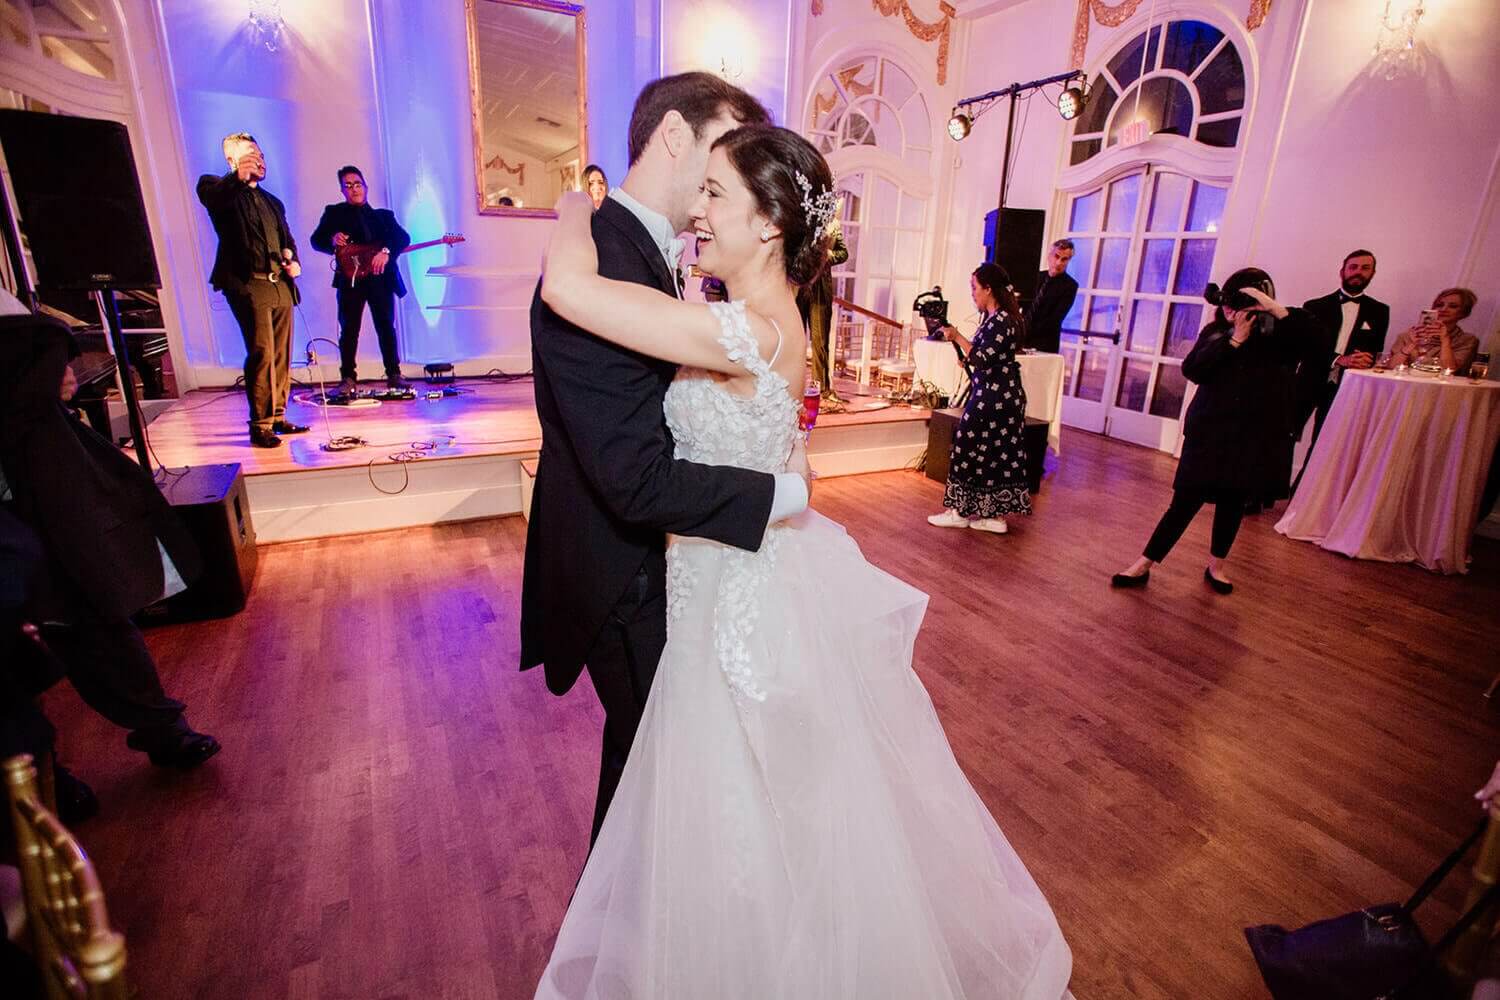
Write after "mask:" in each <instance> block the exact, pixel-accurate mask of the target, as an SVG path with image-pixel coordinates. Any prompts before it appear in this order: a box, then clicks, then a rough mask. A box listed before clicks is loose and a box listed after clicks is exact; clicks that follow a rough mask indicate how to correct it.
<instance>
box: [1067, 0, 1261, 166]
mask: <svg viewBox="0 0 1500 1000" xmlns="http://www.w3.org/2000/svg"><path fill="white" fill-rule="evenodd" d="M1244 115H1245V67H1244V64H1243V63H1242V62H1241V61H1240V54H1239V52H1238V51H1237V50H1236V49H1235V47H1234V45H1233V44H1232V43H1231V42H1230V40H1229V38H1228V37H1226V36H1225V34H1224V32H1222V31H1220V30H1219V29H1218V28H1215V27H1214V26H1213V25H1211V24H1205V23H1204V22H1202V21H1171V22H1169V23H1167V24H1164V25H1162V24H1159V25H1155V26H1153V27H1152V28H1150V29H1149V30H1148V31H1143V32H1141V33H1140V34H1139V35H1136V36H1135V37H1134V38H1132V39H1131V40H1130V41H1129V42H1127V43H1126V44H1125V45H1123V46H1121V47H1120V49H1119V51H1117V52H1116V53H1115V54H1114V55H1113V56H1112V57H1111V58H1110V59H1109V60H1108V62H1106V63H1105V65H1104V67H1103V68H1102V69H1101V70H1100V71H1099V72H1098V74H1097V75H1096V76H1095V78H1094V81H1093V85H1092V87H1091V88H1090V90H1089V102H1088V105H1087V106H1086V107H1085V108H1084V110H1083V114H1082V115H1080V116H1079V117H1078V118H1077V120H1076V121H1075V122H1074V123H1073V147H1072V152H1071V156H1070V158H1069V161H1068V162H1069V163H1070V164H1078V163H1083V162H1084V161H1086V160H1088V159H1090V158H1091V157H1094V156H1097V155H1098V154H1099V153H1100V152H1101V151H1102V150H1104V149H1108V148H1109V147H1111V146H1116V145H1119V144H1120V142H1121V141H1123V140H1124V139H1125V138H1126V133H1127V130H1131V129H1132V128H1136V129H1138V128H1140V126H1139V125H1137V123H1138V122H1143V123H1144V127H1145V129H1146V131H1147V132H1148V133H1149V134H1169V135H1180V136H1182V137H1184V138H1188V139H1193V140H1194V141H1196V142H1201V143H1203V144H1204V145H1206V146H1219V147H1228V148H1233V147H1234V146H1235V145H1237V144H1238V143H1239V137H1240V125H1241V122H1242V121H1243V119H1244Z"/></svg>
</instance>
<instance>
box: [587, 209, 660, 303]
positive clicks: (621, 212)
mask: <svg viewBox="0 0 1500 1000" xmlns="http://www.w3.org/2000/svg"><path fill="white" fill-rule="evenodd" d="M594 214H595V215H597V216H598V217H599V218H600V220H602V221H604V222H607V223H608V224H609V225H611V226H614V227H615V228H616V229H618V230H619V231H620V233H621V234H622V235H624V236H625V238H626V239H628V240H629V241H630V244H631V246H633V247H635V248H636V249H637V250H639V251H640V253H641V256H642V257H644V258H645V259H646V265H647V266H648V267H649V268H650V269H651V274H652V276H653V277H654V278H656V287H657V288H658V289H659V290H661V291H663V292H666V293H667V294H668V295H671V296H674V297H675V296H676V295H677V279H676V278H674V277H673V276H672V272H671V271H669V270H667V261H666V258H664V257H663V256H662V255H661V248H660V247H658V246H657V245H656V241H655V240H653V239H652V238H651V234H650V233H648V232H647V231H646V227H645V226H643V225H642V224H641V220H640V219H637V218H636V217H635V215H634V214H633V213H632V212H631V211H630V209H628V208H626V207H625V206H624V205H621V204H620V203H619V202H617V201H615V200H614V199H613V198H605V199H604V203H603V204H602V205H600V206H599V208H598V210H597V211H596V212H595V213H594Z"/></svg>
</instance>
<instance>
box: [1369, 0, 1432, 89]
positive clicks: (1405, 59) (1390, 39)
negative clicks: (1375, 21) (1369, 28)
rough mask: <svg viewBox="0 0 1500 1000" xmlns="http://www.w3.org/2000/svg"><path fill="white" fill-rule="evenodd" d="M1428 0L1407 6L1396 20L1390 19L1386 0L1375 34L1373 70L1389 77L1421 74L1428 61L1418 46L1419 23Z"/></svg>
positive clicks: (1388, 0) (1388, 1) (1390, 78)
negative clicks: (1378, 30) (1377, 31)
mask: <svg viewBox="0 0 1500 1000" xmlns="http://www.w3.org/2000/svg"><path fill="white" fill-rule="evenodd" d="M1425 3H1426V0H1416V3H1415V4H1413V5H1412V6H1410V7H1408V8H1406V10H1404V11H1403V12H1402V13H1401V15H1400V17H1399V18H1398V19H1397V20H1396V22H1395V23H1392V22H1391V0H1385V10H1384V11H1382V12H1381V14H1380V32H1379V34H1377V35H1376V36H1375V62H1374V69H1375V71H1376V72H1377V73H1379V74H1380V75H1381V76H1383V77H1385V78H1386V79H1387V80H1394V79H1396V78H1397V77H1398V76H1406V75H1408V74H1413V75H1420V74H1421V72H1422V69H1423V66H1424V64H1425V60H1424V59H1423V56H1422V50H1421V49H1419V48H1418V47H1417V24H1418V22H1420V21H1421V20H1422V15H1423V14H1425V13H1426V12H1427V11H1426V8H1425Z"/></svg>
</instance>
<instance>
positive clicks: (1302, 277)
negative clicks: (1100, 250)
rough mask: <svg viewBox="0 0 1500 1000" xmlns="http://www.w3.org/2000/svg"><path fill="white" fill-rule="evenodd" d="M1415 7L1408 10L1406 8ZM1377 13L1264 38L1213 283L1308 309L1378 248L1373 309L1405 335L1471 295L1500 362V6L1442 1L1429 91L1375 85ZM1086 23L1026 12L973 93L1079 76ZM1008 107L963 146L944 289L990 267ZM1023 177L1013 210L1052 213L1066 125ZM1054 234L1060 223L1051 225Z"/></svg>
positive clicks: (986, 62) (993, 21)
mask: <svg viewBox="0 0 1500 1000" xmlns="http://www.w3.org/2000/svg"><path fill="white" fill-rule="evenodd" d="M1151 6H1152V5H1151V4H1143V5H1142V6H1141V8H1140V10H1139V12H1138V13H1137V15H1136V17H1134V18H1132V19H1131V20H1130V21H1128V22H1126V23H1125V24H1123V25H1121V26H1120V27H1118V28H1106V27H1103V26H1101V25H1099V24H1097V23H1094V24H1093V25H1092V26H1091V29H1090V34H1089V43H1088V48H1087V57H1086V62H1085V69H1088V70H1093V69H1094V68H1096V67H1097V66H1098V65H1099V64H1100V63H1101V62H1102V60H1103V58H1104V56H1105V55H1107V54H1108V53H1110V52H1111V51H1113V49H1114V47H1115V46H1116V45H1118V44H1119V43H1120V42H1121V41H1123V40H1124V39H1125V38H1126V37H1128V36H1130V35H1133V34H1135V33H1137V32H1139V31H1140V30H1142V28H1143V27H1144V22H1145V19H1146V16H1147V14H1148V11H1149V9H1150V7H1151ZM1398 6H1399V3H1398ZM1155 7H1156V14H1157V20H1158V21H1160V20H1162V19H1164V18H1166V17H1182V16H1193V15H1194V13H1197V14H1198V15H1199V16H1204V19H1207V20H1211V21H1215V22H1216V23H1219V24H1221V25H1226V26H1232V25H1236V24H1242V23H1243V18H1244V15H1245V10H1246V9H1247V7H1248V5H1247V4H1245V3H1241V2H1235V3H1232V4H1220V3H1179V2H1173V0H1159V2H1158V3H1156V5H1155ZM1378 10H1379V5H1377V4H1373V3H1364V2H1354V0H1342V2H1341V0H1278V2H1277V3H1276V4H1275V6H1274V7H1273V8H1272V11H1271V14H1270V17H1269V19H1268V21H1267V22H1266V24H1265V25H1263V26H1262V27H1261V28H1259V29H1257V30H1256V31H1254V32H1250V33H1249V43H1248V49H1249V51H1246V52H1243V53H1242V54H1243V55H1244V56H1245V57H1246V66H1247V72H1249V73H1250V74H1251V77H1252V95H1251V110H1250V116H1249V119H1248V122H1247V125H1246V130H1245V131H1244V132H1243V138H1242V140H1241V151H1242V160H1241V163H1240V166H1239V172H1238V175H1237V177H1236V180H1235V183H1234V185H1233V187H1232V189H1231V192H1230V197H1229V202H1228V204H1227V206H1226V211H1225V218H1224V224H1223V227H1222V228H1221V230H1220V233H1219V240H1220V249H1219V252H1218V255H1217V258H1216V261H1215V272H1216V274H1217V275H1219V276H1222V275H1225V274H1227V273H1228V272H1230V271H1232V270H1234V269H1235V268H1237V267H1240V266H1242V265H1244V264H1246V263H1254V264H1257V265H1259V266H1262V267H1265V268H1266V269H1267V270H1269V271H1270V272H1271V273H1272V274H1273V276H1275V277H1276V279H1277V281H1278V285H1279V288H1280V290H1281V292H1282V294H1283V297H1284V298H1285V299H1286V300H1287V301H1289V302H1294V303H1300V302H1301V301H1302V300H1303V299H1305V298H1309V297H1312V296H1314V295H1321V294H1324V293H1326V292H1328V291H1331V290H1333V288H1334V287H1336V284H1337V272H1338V267H1339V263H1340V261H1341V259H1342V258H1343V255H1344V254H1345V252H1347V251H1348V250H1351V249H1354V248H1355V247H1357V246H1367V247H1369V248H1371V249H1373V250H1374V251H1375V252H1376V253H1377V254H1378V255H1379V257H1380V273H1379V274H1378V276H1377V278H1376V280H1375V284H1374V285H1373V286H1372V293H1373V294H1374V295H1375V296H1376V297H1378V298H1380V299H1382V300H1384V301H1387V302H1389V303H1390V304H1391V307H1392V310H1393V319H1392V336H1393V337H1394V335H1395V333H1396V332H1398V331H1399V329H1401V326H1402V325H1404V323H1406V322H1410V321H1413V320H1414V319H1415V317H1416V314H1417V311H1418V310H1419V309H1420V308H1422V307H1423V306H1425V305H1427V304H1428V302H1429V300H1430V299H1431V296H1432V294H1433V293H1434V292H1436V291H1437V290H1438V289H1440V288H1442V287H1444V286H1446V285H1449V284H1467V285H1469V286H1470V287H1472V288H1473V289H1474V290H1475V291H1476V292H1477V293H1478V295H1479V297H1480V305H1479V308H1478V309H1477V310H1476V312H1475V315H1474V317H1473V318H1472V319H1471V320H1470V321H1469V322H1468V323H1466V324H1465V325H1466V327H1467V328H1468V329H1470V330H1471V331H1472V332H1474V333H1476V334H1479V335H1480V336H1481V337H1482V338H1484V337H1487V338H1488V339H1489V342H1490V344H1491V348H1492V349H1494V348H1496V347H1500V335H1497V333H1496V330H1497V326H1500V268H1495V267H1493V266H1491V264H1490V262H1491V261H1493V260H1494V259H1495V256H1494V255H1495V253H1496V252H1500V190H1497V185H1500V178H1497V174H1496V170H1497V163H1500V115H1497V114H1495V113H1494V112H1493V110H1492V107H1491V105H1490V97H1489V91H1490V89H1491V83H1490V77H1491V75H1492V73H1493V69H1494V67H1495V66H1497V65H1500V5H1497V4H1495V3H1493V0H1443V2H1442V3H1433V4H1429V5H1428V13H1427V15H1426V17H1424V18H1423V21H1422V24H1421V27H1420V29H1419V35H1418V37H1419V39H1420V40H1421V43H1422V45H1423V46H1424V47H1425V50H1426V56H1427V69H1426V73H1425V74H1424V75H1423V76H1421V77H1418V78H1412V79H1403V80H1395V81H1386V80H1384V79H1380V78H1378V77H1373V76H1372V75H1371V74H1370V73H1369V72H1368V68H1369V64H1370V60H1371V48H1372V45H1373V43H1374V41H1375V35H1376V16H1377V14H1378ZM1075 11H1076V7H1075V6H1074V5H1073V4H1072V3H1057V2H1052V0H1026V2H1023V3H1020V4H1018V5H1016V6H1014V7H1010V8H1008V9H1004V10H1001V11H999V12H998V13H994V14H990V15H988V16H985V17H982V18H978V19H975V20H974V21H972V22H971V24H970V29H971V30H970V34H969V46H970V51H969V54H968V60H967V67H968V68H967V70H966V72H965V73H964V76H963V86H962V88H961V89H963V90H964V92H965V93H966V94H977V93H982V92H985V91H987V90H992V89H996V88H999V87H1002V86H1005V85H1007V84H1009V83H1011V82H1013V81H1014V80H1023V81H1024V80H1027V79H1033V78H1038V77H1043V76H1048V75H1051V74H1053V73H1057V72H1062V71H1064V70H1066V69H1068V68H1069V66H1068V57H1069V50H1070V46H1071V41H1072V32H1073V21H1074V13H1075ZM1004 115H1005V108H1004V106H1003V104H1002V105H1000V106H997V107H996V108H995V109H994V110H993V111H991V112H990V113H989V114H988V115H987V116H986V117H984V118H983V119H981V120H980V121H979V122H978V123H976V125H975V128H974V131H973V133H972V134H971V135H970V136H969V138H968V139H967V140H966V141H965V142H964V143H962V145H961V146H960V158H959V165H958V167H957V170H956V183H955V186H954V196H953V213H952V216H951V218H950V219H949V221H948V224H947V226H946V231H945V233H944V234H943V235H944V237H945V239H946V240H947V244H948V249H949V253H948V258H949V262H950V263H949V266H948V267H946V268H945V269H943V271H942V277H941V280H942V281H943V283H944V284H945V285H949V284H953V285H958V284H959V283H960V282H961V280H962V278H963V276H964V272H965V267H966V264H967V262H968V260H969V258H971V257H973V256H975V255H977V253H979V252H980V251H979V247H980V242H981V234H982V220H983V216H984V213H985V212H987V211H989V210H990V209H992V208H993V207H994V206H995V202H996V196H997V194H998V191H999V173H1000V171H999V161H1000V151H1001V149H1002V147H1003V142H1004V133H1005V118H1004ZM1024 117H1025V112H1024V111H1022V112H1021V114H1020V115H1019V116H1018V119H1017V129H1016V131H1017V135H1018V136H1020V149H1019V151H1018V152H1017V153H1016V158H1015V161H1014V166H1013V168H1012V179H1011V189H1010V198H1009V204H1010V205H1012V206H1015V207H1023V208H1048V209H1051V208H1052V207H1053V199H1052V192H1053V190H1054V187H1055V185H1056V183H1057V177H1058V174H1059V172H1060V168H1061V166H1062V164H1063V162H1064V156H1065V149H1064V145H1065V142H1066V137H1067V134H1068V131H1067V126H1066V124H1065V123H1064V122H1063V121H1062V120H1061V119H1060V118H1059V117H1058V115H1057V114H1056V112H1055V110H1053V109H1052V108H1050V107H1049V106H1048V105H1047V104H1046V103H1044V101H1043V99H1042V98H1037V99H1036V102H1035V106H1034V107H1033V108H1032V112H1031V118H1030V122H1029V124H1027V125H1026V127H1025V130H1024V133H1023V132H1022V128H1021V121H1022V119H1024ZM1049 226H1050V227H1051V231H1052V232H1057V231H1059V230H1060V229H1061V220H1059V219H1049Z"/></svg>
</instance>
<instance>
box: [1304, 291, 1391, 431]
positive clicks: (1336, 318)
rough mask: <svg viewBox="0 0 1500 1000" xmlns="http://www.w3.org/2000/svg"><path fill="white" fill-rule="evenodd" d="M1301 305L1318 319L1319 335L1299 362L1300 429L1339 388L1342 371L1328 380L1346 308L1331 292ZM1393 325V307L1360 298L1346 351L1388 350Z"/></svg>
mask: <svg viewBox="0 0 1500 1000" xmlns="http://www.w3.org/2000/svg"><path fill="white" fill-rule="evenodd" d="M1302 308H1304V309H1306V310H1307V311H1308V312H1310V313H1312V315H1313V318H1314V319H1316V320H1317V321H1318V327H1319V330H1318V336H1317V337H1314V338H1311V339H1310V343H1309V346H1308V349H1307V351H1306V352H1304V354H1303V355H1302V357H1301V358H1300V360H1299V362H1298V365H1297V414H1298V417H1299V419H1298V423H1297V427H1298V430H1299V432H1300V429H1301V427H1302V425H1303V424H1305V423H1307V418H1308V417H1310V416H1312V412H1313V410H1315V409H1317V408H1318V406H1319V405H1320V404H1322V403H1324V401H1325V400H1330V399H1332V396H1333V393H1335V392H1337V391H1338V382H1339V381H1340V379H1341V378H1342V372H1340V373H1339V374H1338V375H1337V376H1335V378H1334V380H1333V381H1332V382H1330V381H1329V379H1328V376H1329V373H1330V372H1331V371H1332V370H1333V362H1334V360H1335V358H1336V356H1337V355H1336V348H1337V347H1338V339H1339V329H1340V328H1341V327H1342V326H1343V325H1344V308H1343V306H1342V305H1340V304H1339V293H1338V292H1330V293H1329V294H1327V295H1324V296H1321V297H1319V298H1316V299H1308V300H1307V301H1306V302H1305V303H1303V304H1302ZM1390 325H1391V307H1390V306H1388V305H1386V304H1385V303H1384V302H1381V301H1379V300H1377V299H1372V298H1370V297H1369V296H1368V295H1363V296H1361V297H1360V300H1359V314H1358V315H1357V316H1356V317H1355V318H1354V332H1353V333H1351V334H1350V335H1349V343H1348V345H1347V346H1346V347H1345V348H1344V353H1345V354H1353V353H1354V352H1355V351H1367V352H1368V353H1370V354H1371V355H1378V354H1380V353H1381V352H1382V351H1384V350H1385V337H1386V333H1387V332H1388V331H1389V329H1390Z"/></svg>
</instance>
